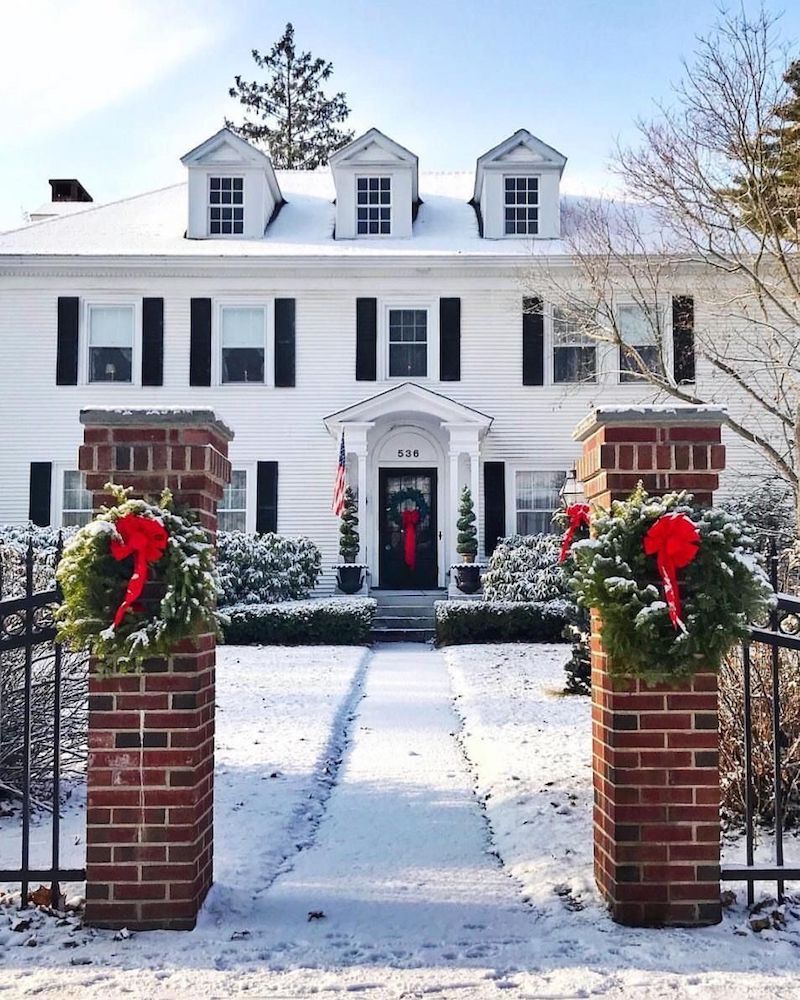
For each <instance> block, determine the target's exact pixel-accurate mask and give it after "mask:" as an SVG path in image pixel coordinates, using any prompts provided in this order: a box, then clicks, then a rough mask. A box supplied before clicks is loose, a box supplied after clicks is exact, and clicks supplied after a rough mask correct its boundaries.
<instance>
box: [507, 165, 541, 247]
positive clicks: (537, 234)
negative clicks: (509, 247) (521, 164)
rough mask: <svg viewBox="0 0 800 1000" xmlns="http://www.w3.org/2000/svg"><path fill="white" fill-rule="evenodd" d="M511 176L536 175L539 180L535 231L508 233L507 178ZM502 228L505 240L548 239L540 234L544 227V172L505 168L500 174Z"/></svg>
mask: <svg viewBox="0 0 800 1000" xmlns="http://www.w3.org/2000/svg"><path fill="white" fill-rule="evenodd" d="M511 177H535V178H536V181H537V191H536V208H537V209H538V214H537V216H536V232H535V233H507V232H506V178H511ZM500 211H501V215H500V223H501V226H500V229H501V232H502V236H501V239H504V240H537V239H547V237H542V236H541V235H540V230H541V227H542V174H541V173H538V172H537V171H535V170H505V171H503V172H502V173H501V174H500Z"/></svg>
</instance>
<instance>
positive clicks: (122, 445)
mask: <svg viewBox="0 0 800 1000" xmlns="http://www.w3.org/2000/svg"><path fill="white" fill-rule="evenodd" d="M81 423H82V424H83V425H84V428H85V430H84V444H83V445H82V446H81V449H80V459H79V462H80V468H81V470H82V471H84V472H85V473H86V477H87V488H88V489H89V490H90V491H91V492H92V493H93V495H94V507H95V509H97V508H98V507H99V506H100V504H101V503H106V502H110V501H111V498H110V497H108V496H107V495H106V493H105V491H104V489H103V487H104V484H105V483H106V482H108V481H113V482H114V483H116V484H119V485H121V486H132V487H133V489H134V495H135V496H140V497H146V498H148V499H150V500H158V498H159V496H160V493H161V490H162V489H163V488H164V487H169V488H170V489H171V490H172V492H173V494H174V496H175V499H176V501H177V503H179V504H181V505H183V506H186V507H189V508H191V509H193V510H194V511H196V512H197V514H198V515H199V518H200V521H201V522H202V524H203V525H204V527H205V528H206V529H207V530H208V531H209V533H210V534H211V535H212V537H215V536H216V526H217V502H218V501H219V500H220V499H221V497H222V490H223V487H224V485H225V483H227V482H228V481H229V480H230V463H229V462H228V458H227V454H228V442H229V441H230V440H231V438H232V437H233V435H232V433H231V432H230V431H229V430H228V428H227V427H226V426H225V425H224V424H223V423H222V422H221V421H219V420H217V418H216V417H215V415H214V413H213V411H211V410H199V409H198V410H186V409H168V408H167V409H158V410H152V409H145V408H138V409H137V408H131V407H125V408H124V409H119V410H108V409H85V410H82V411H81ZM215 660H216V643H215V638H214V636H213V635H212V634H199V635H195V636H193V637H191V638H189V639H186V640H184V641H183V642H182V643H181V644H180V645H179V646H176V647H175V649H174V651H173V655H171V656H169V657H168V658H166V659H158V660H157V659H154V660H150V661H147V662H146V663H145V666H144V669H143V670H142V672H141V673H139V674H122V675H116V676H114V675H111V676H108V677H99V676H97V675H96V674H95V673H94V672H91V671H90V677H89V765H88V774H87V783H88V809H87V828H86V844H87V865H86V923H87V924H90V925H92V926H94V927H128V928H131V929H134V928H136V929H139V930H147V929H154V928H169V929H173V930H179V929H188V928H191V927H194V925H195V921H196V918H197V913H198V911H199V909H200V906H201V904H202V902H203V899H204V898H205V895H206V893H207V892H208V889H209V887H210V886H211V882H212V876H213V805H214V664H215Z"/></svg>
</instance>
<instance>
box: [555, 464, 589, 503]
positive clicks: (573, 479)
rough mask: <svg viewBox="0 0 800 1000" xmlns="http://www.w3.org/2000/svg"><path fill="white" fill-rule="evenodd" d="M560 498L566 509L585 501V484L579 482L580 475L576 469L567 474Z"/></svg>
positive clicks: (560, 491)
mask: <svg viewBox="0 0 800 1000" xmlns="http://www.w3.org/2000/svg"><path fill="white" fill-rule="evenodd" d="M559 496H560V497H561V499H562V500H563V502H564V506H565V507H569V505H570V504H572V503H580V501H582V500H583V483H581V482H579V481H578V473H577V471H576V470H575V469H570V470H569V472H568V473H567V476H566V479H565V480H564V485H563V486H562V487H561V489H560V490H559Z"/></svg>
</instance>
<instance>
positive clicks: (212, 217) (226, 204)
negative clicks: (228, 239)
mask: <svg viewBox="0 0 800 1000" xmlns="http://www.w3.org/2000/svg"><path fill="white" fill-rule="evenodd" d="M208 232H209V234H210V235H211V236H217V235H222V236H230V235H236V234H239V233H243V232H244V177H209V178H208Z"/></svg>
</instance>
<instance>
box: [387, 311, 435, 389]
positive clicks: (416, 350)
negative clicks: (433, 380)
mask: <svg viewBox="0 0 800 1000" xmlns="http://www.w3.org/2000/svg"><path fill="white" fill-rule="evenodd" d="M427 374H428V313H427V310H425V309H390V310H389V375H390V376H404V377H409V376H410V377H413V378H424V377H425V376H426V375H427Z"/></svg>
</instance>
